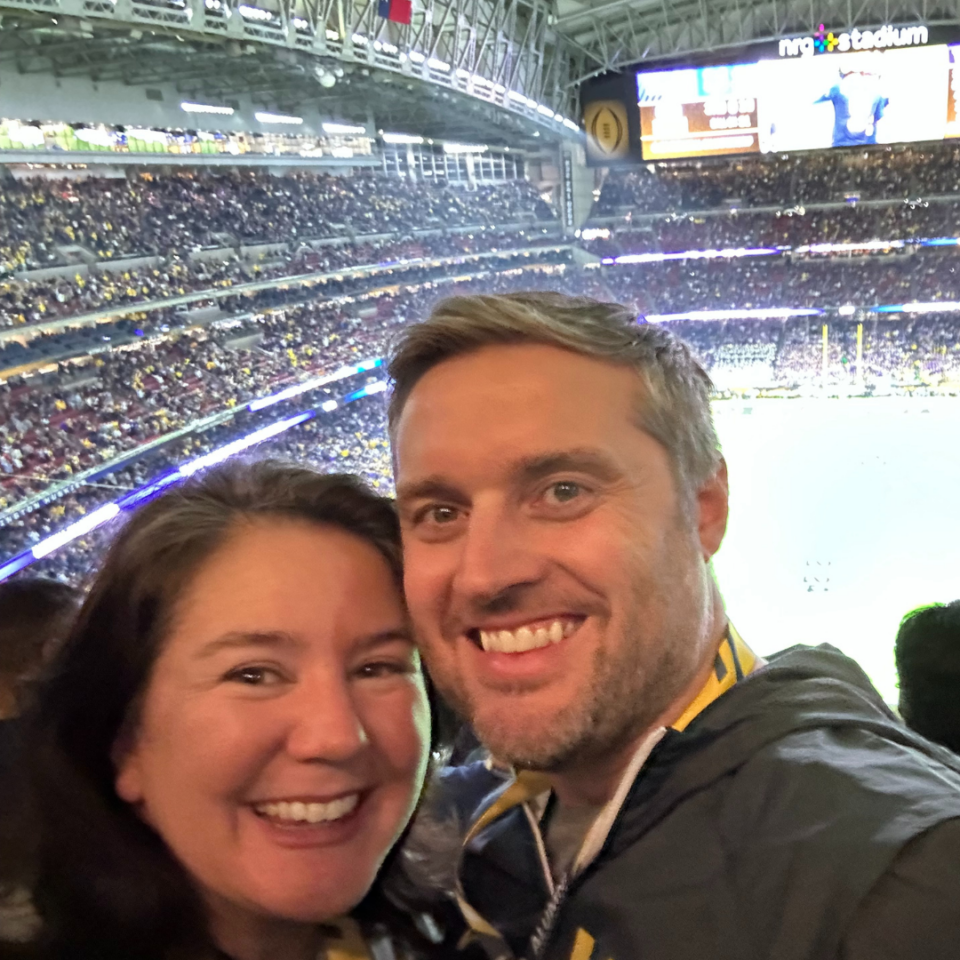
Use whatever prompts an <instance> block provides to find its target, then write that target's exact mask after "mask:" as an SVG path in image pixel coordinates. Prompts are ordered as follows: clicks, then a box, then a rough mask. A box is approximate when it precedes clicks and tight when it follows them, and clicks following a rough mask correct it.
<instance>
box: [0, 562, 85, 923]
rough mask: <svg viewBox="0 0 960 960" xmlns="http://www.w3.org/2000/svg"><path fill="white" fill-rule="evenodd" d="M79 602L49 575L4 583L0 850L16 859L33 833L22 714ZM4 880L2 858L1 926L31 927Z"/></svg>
mask: <svg viewBox="0 0 960 960" xmlns="http://www.w3.org/2000/svg"><path fill="white" fill-rule="evenodd" d="M79 601H80V593H79V591H78V590H77V589H76V588H75V587H71V586H69V585H67V584H65V583H60V582H59V581H57V580H51V579H48V578H46V577H24V578H23V579H20V580H14V581H10V582H6V583H0V849H2V850H5V851H7V853H8V856H9V858H11V859H13V860H17V861H19V860H21V859H22V858H23V857H25V856H26V855H27V852H28V850H29V837H30V833H29V810H28V809H27V801H26V795H27V784H26V782H25V776H24V757H23V756H22V750H21V736H22V730H21V728H22V723H21V721H20V719H19V715H20V713H21V711H22V710H23V707H24V701H25V700H26V699H27V697H26V696H25V695H26V694H28V692H29V690H30V688H31V686H32V685H33V684H34V683H35V682H36V681H37V679H38V677H39V675H40V673H41V670H42V669H43V667H44V664H45V663H48V662H49V661H50V660H51V658H52V657H53V655H54V654H55V653H56V651H57V648H58V646H59V644H60V641H61V640H62V639H63V637H64V636H65V634H66V633H67V631H68V630H69V627H70V621H71V620H72V618H73V617H74V615H75V614H76V610H77V607H78V605H79ZM4 880H5V868H4V864H2V863H0V928H2V927H4V926H6V927H7V928H8V929H16V930H30V929H32V926H33V924H32V917H31V915H30V911H29V909H28V904H27V902H26V901H25V899H24V897H23V896H22V894H21V892H20V891H18V890H14V889H13V888H12V886H11V888H10V889H7V884H5V883H4Z"/></svg>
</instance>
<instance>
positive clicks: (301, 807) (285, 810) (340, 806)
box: [254, 793, 360, 823]
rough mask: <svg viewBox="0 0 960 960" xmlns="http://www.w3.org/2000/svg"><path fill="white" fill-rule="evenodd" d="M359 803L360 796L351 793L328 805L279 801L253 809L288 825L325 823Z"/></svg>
mask: <svg viewBox="0 0 960 960" xmlns="http://www.w3.org/2000/svg"><path fill="white" fill-rule="evenodd" d="M359 802H360V795H359V794H357V793H351V794H350V795H349V796H347V797H340V799H339V800H331V801H330V803H301V802H300V801H299V800H294V801H293V802H291V803H288V802H287V801H286V800H280V801H278V802H277V803H259V804H257V805H256V807H254V809H255V810H256V811H257V813H259V814H263V815H264V816H267V817H271V818H272V819H274V820H286V821H288V822H289V823H327V822H328V821H330V820H340V819H341V818H342V817H345V816H346V815H347V814H348V813H352V812H353V811H354V810H355V809H356V806H357V804H358V803H359Z"/></svg>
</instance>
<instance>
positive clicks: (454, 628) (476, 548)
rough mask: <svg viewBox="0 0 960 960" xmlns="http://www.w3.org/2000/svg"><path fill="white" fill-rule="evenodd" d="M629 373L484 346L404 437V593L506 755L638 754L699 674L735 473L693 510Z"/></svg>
mask: <svg viewBox="0 0 960 960" xmlns="http://www.w3.org/2000/svg"><path fill="white" fill-rule="evenodd" d="M639 390H640V385H639V382H638V379H637V376H636V374H635V373H634V372H633V371H632V370H631V369H629V368H626V367H621V366H617V365H613V364H609V363H605V362H602V361H598V360H593V359H590V358H586V357H583V356H579V355H577V354H574V353H571V352H568V351H565V350H562V349H558V348H556V347H551V346H545V345H539V344H525V345H520V346H514V345H511V346H493V347H486V348H484V349H481V350H478V351H476V352H473V353H470V354H467V355H465V356H461V357H457V358H454V359H452V360H448V361H446V362H444V363H442V364H440V365H439V366H437V367H435V368H434V369H432V370H431V371H430V372H428V373H427V374H426V375H425V376H424V377H423V378H422V379H421V380H420V381H419V382H418V384H417V385H416V387H415V388H414V389H413V391H412V392H411V394H410V397H409V399H408V401H407V404H406V406H405V408H404V411H403V414H402V416H401V418H400V420H399V423H398V425H397V434H396V443H395V457H396V465H397V488H398V499H399V505H400V513H401V521H402V526H403V540H404V551H405V564H406V583H405V586H406V593H407V600H408V603H409V606H410V611H411V615H412V617H413V620H414V624H415V627H416V629H417V632H418V635H419V640H420V643H421V645H422V649H423V652H424V655H425V658H426V660H427V665H428V668H429V669H430V672H431V674H432V676H433V677H434V679H435V680H436V682H437V684H438V686H439V688H440V690H441V691H442V692H443V693H444V694H445V695H446V696H447V698H448V699H449V700H450V701H451V702H452V703H453V704H454V706H455V707H457V709H459V710H460V712H461V713H463V715H464V716H465V717H467V719H469V720H470V722H471V723H472V725H473V727H474V729H475V730H476V731H477V734H478V735H479V736H480V738H481V739H482V740H483V741H484V743H485V744H486V745H487V746H488V747H489V748H490V750H491V751H492V752H493V753H494V755H495V756H497V757H498V758H499V759H502V760H505V761H508V762H512V763H515V764H517V765H518V766H526V767H533V768H535V769H541V770H561V769H563V768H565V767H567V766H569V765H571V764H575V763H576V762H578V760H580V759H581V758H584V757H592V758H595V759H596V758H599V757H602V756H605V755H609V754H612V753H615V752H616V751H618V750H620V749H622V748H623V747H625V746H627V745H628V744H629V743H630V741H631V740H632V739H633V738H634V737H636V736H638V735H640V734H641V733H642V732H644V730H646V728H647V727H648V726H649V725H650V724H651V723H652V722H653V721H654V720H656V719H657V718H658V717H660V715H661V714H662V713H663V711H664V710H665V709H666V708H667V707H668V706H670V705H671V704H672V702H673V700H674V699H675V698H676V697H677V696H678V695H679V694H680V693H681V692H682V691H683V690H684V689H685V687H686V686H687V685H689V683H690V682H691V679H692V678H693V677H694V675H695V674H696V672H697V670H698V668H699V666H700V664H701V663H702V661H703V657H704V655H705V651H706V649H707V646H708V645H710V644H712V643H714V642H715V641H716V637H713V636H711V631H712V630H714V629H715V625H714V623H713V621H712V619H711V614H712V610H713V608H712V603H713V594H712V591H711V588H710V580H709V572H708V569H707V565H706V561H707V560H708V559H709V557H710V556H711V555H712V554H713V552H714V551H715V550H716V549H717V547H719V544H720V540H721V538H722V536H723V530H724V526H725V522H726V484H725V475H724V474H723V471H720V474H719V475H718V478H717V479H715V480H714V481H713V482H712V483H708V484H707V485H706V486H705V487H704V490H703V491H701V492H700V494H699V495H698V498H697V500H696V503H695V505H694V508H693V509H688V510H686V511H684V510H682V509H681V504H680V499H679V496H678V490H677V485H676V483H675V481H674V476H673V471H672V469H671V463H670V459H669V457H668V455H667V452H666V451H665V450H664V448H663V447H662V446H661V445H660V444H659V443H658V442H657V441H656V440H654V439H653V438H652V437H650V436H649V435H648V434H646V433H644V432H643V431H642V430H641V429H639V428H638V427H637V426H636V422H637V403H638V394H639Z"/></svg>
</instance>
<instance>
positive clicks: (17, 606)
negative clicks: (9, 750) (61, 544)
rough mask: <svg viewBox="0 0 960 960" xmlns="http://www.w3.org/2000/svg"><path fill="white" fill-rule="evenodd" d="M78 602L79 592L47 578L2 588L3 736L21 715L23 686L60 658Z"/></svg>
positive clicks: (0, 720)
mask: <svg viewBox="0 0 960 960" xmlns="http://www.w3.org/2000/svg"><path fill="white" fill-rule="evenodd" d="M79 601H80V594H79V592H78V591H77V589H76V588H75V587H71V586H70V585H69V584H66V583H60V582H59V581H58V580H51V579H48V578H46V577H25V578H23V579H20V580H13V581H10V582H7V583H0V730H2V729H3V726H2V724H3V722H5V721H9V720H11V719H12V718H13V717H15V716H16V715H17V714H18V713H19V712H20V705H21V704H20V701H21V695H22V690H23V687H24V685H25V684H29V682H30V681H31V680H34V679H36V677H37V676H38V674H39V673H40V670H41V669H42V667H43V664H44V663H45V662H47V661H49V660H50V659H51V657H52V655H53V654H54V653H55V652H56V648H57V646H58V644H59V642H60V641H61V640H62V639H63V637H64V635H65V634H66V632H67V631H68V629H69V627H70V621H71V619H72V618H73V616H74V614H75V613H76V610H77V607H78V605H79Z"/></svg>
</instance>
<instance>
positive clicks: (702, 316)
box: [644, 307, 824, 323]
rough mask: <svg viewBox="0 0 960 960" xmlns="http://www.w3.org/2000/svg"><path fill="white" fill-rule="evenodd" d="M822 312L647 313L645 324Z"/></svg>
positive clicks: (819, 312) (787, 309)
mask: <svg viewBox="0 0 960 960" xmlns="http://www.w3.org/2000/svg"><path fill="white" fill-rule="evenodd" d="M823 314H824V311H823V310H817V309H812V308H811V309H796V310H795V309H792V308H790V307H770V308H762V309H755V310H752V309H745V310H737V309H736V308H734V309H733V310H691V311H690V312H689V313H648V314H647V315H646V317H644V319H645V320H646V321H647V323H669V322H671V321H674V320H788V319H790V318H791V317H821V316H823Z"/></svg>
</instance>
